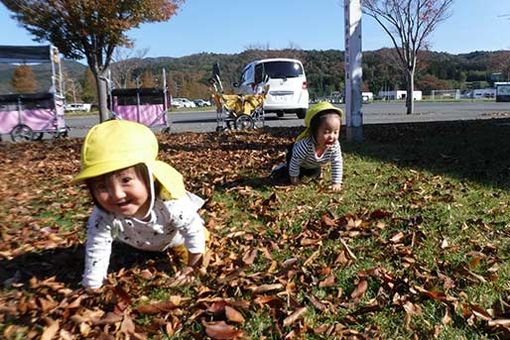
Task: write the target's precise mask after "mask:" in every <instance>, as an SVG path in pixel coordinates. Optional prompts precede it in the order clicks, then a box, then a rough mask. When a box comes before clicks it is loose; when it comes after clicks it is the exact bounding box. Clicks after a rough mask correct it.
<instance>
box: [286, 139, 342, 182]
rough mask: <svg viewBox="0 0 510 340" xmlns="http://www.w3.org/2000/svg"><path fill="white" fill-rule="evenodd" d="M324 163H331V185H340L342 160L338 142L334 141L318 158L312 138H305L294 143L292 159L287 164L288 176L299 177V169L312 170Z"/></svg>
mask: <svg viewBox="0 0 510 340" xmlns="http://www.w3.org/2000/svg"><path fill="white" fill-rule="evenodd" d="M326 163H331V181H332V182H333V184H342V177H343V159H342V150H341V148H340V142H339V141H336V143H335V144H333V145H331V146H329V147H328V148H326V150H325V151H324V153H323V154H322V155H321V156H320V157H318V156H317V152H316V150H315V143H314V140H313V137H306V138H303V139H301V140H299V141H297V142H296V143H294V146H293V148H292V157H291V159H290V162H289V175H290V176H292V177H297V176H299V168H300V167H303V168H307V169H313V168H318V167H321V166H322V165H324V164H326Z"/></svg>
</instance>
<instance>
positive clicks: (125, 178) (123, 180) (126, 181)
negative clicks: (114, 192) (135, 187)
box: [121, 176, 133, 184]
mask: <svg viewBox="0 0 510 340" xmlns="http://www.w3.org/2000/svg"><path fill="white" fill-rule="evenodd" d="M132 179H133V178H131V177H129V176H124V177H122V178H121V181H122V184H128V183H129V182H131V180H132Z"/></svg>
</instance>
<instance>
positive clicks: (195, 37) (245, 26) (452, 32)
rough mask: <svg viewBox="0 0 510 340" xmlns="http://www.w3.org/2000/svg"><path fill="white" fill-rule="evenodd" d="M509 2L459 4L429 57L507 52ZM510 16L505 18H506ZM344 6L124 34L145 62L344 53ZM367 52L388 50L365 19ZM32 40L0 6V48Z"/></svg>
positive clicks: (257, 12) (201, 3) (284, 8)
mask: <svg viewBox="0 0 510 340" xmlns="http://www.w3.org/2000/svg"><path fill="white" fill-rule="evenodd" d="M509 14H510V0H457V1H456V2H455V3H454V5H453V7H452V15H451V17H450V18H449V19H447V20H446V21H445V22H443V23H441V24H440V26H438V28H437V29H436V30H435V31H434V33H433V35H432V36H431V38H430V43H431V48H430V49H431V50H433V51H441V52H449V53H455V54H457V53H466V52H472V51H481V50H483V51H494V50H510V35H509V34H508V32H510V16H509ZM504 15H507V16H504ZM343 22H344V15H343V0H315V1H311V0H258V1H246V0H215V1H211V0H188V1H186V2H185V3H184V5H183V6H182V8H181V10H180V11H179V13H178V14H177V15H176V16H174V17H172V18H171V19H170V20H169V21H168V22H164V23H152V24H144V25H142V26H141V27H140V28H138V29H133V30H131V31H129V32H128V36H130V37H131V38H133V39H134V40H135V48H137V49H141V48H148V53H147V56H149V57H158V56H169V57H180V56H185V55H190V54H194V53H200V52H212V53H239V52H242V51H243V50H245V49H246V48H247V47H250V46H264V47H266V46H268V47H269V48H271V49H281V48H286V47H289V46H293V47H299V48H301V49H305V50H312V49H314V50H327V49H338V50H343V49H344V36H343V32H344V29H343ZM362 25H363V26H362V27H363V28H362V31H363V34H362V39H363V43H362V45H363V49H364V50H375V49H378V48H381V47H392V45H391V42H390V40H389V38H388V37H387V35H386V33H384V31H383V30H382V29H381V28H380V27H379V26H378V24H377V23H376V22H375V21H374V20H373V19H371V18H370V17H368V16H363V19H362ZM31 44H34V42H33V41H32V40H31V38H30V35H29V34H28V33H26V31H25V30H24V29H23V28H21V27H20V26H19V25H18V24H17V23H16V22H15V21H14V20H12V19H10V17H9V12H8V10H7V9H6V8H5V7H4V6H3V5H1V4H0V45H31Z"/></svg>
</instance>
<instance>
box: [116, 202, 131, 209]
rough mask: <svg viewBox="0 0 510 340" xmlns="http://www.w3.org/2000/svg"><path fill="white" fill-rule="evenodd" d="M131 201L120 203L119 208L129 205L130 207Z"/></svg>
mask: <svg viewBox="0 0 510 340" xmlns="http://www.w3.org/2000/svg"><path fill="white" fill-rule="evenodd" d="M129 203H130V201H124V202H120V203H117V206H119V207H121V208H123V207H125V206H127V205H129Z"/></svg>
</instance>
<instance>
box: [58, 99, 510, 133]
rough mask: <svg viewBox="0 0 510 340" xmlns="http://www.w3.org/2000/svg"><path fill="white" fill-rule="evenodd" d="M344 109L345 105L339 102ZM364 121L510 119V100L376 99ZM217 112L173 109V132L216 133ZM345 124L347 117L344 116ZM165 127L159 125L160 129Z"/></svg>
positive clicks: (271, 121)
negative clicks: (408, 108) (409, 108)
mask: <svg viewBox="0 0 510 340" xmlns="http://www.w3.org/2000/svg"><path fill="white" fill-rule="evenodd" d="M338 106H339V107H341V108H342V109H344V106H343V105H338ZM362 113H363V123H364V124H383V123H410V122H431V121H452V120H472V119H491V118H510V103H496V102H451V103H450V102H445V103H440V102H417V103H416V105H415V113H414V114H412V115H407V114H406V113H405V106H404V104H403V103H395V102H392V103H385V102H373V103H370V104H365V105H363V107H362ZM216 116H217V114H216V112H215V111H213V109H212V108H208V109H205V110H204V111H188V112H186V111H178V112H170V113H169V114H168V119H169V122H170V131H171V132H212V131H215V130H216V126H217V119H216ZM98 122H99V119H98V117H97V116H70V117H67V118H66V124H67V125H68V126H69V127H70V129H71V130H70V136H71V137H84V136H85V134H86V133H87V131H88V129H89V128H90V127H91V126H93V125H95V124H97V123H98ZM264 123H265V124H266V125H267V126H272V127H277V126H302V125H303V120H302V119H298V118H297V117H296V116H295V115H294V114H288V115H285V117H283V118H277V117H276V115H275V114H272V113H267V114H266V119H265V122H264ZM344 123H345V118H344ZM158 128H161V127H155V129H156V130H157V129H158Z"/></svg>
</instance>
